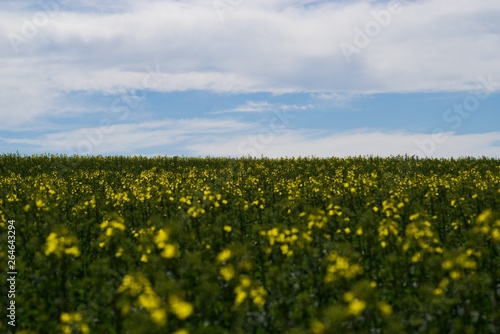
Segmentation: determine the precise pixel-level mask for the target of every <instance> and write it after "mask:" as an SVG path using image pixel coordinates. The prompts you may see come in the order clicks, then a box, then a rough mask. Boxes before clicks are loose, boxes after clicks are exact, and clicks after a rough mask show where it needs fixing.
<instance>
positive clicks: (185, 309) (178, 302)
mask: <svg viewBox="0 0 500 334" xmlns="http://www.w3.org/2000/svg"><path fill="white" fill-rule="evenodd" d="M168 302H169V304H170V307H171V308H172V313H173V314H175V316H176V317H177V318H178V319H180V320H184V319H186V318H187V317H189V316H190V315H191V314H192V313H193V305H191V304H190V303H188V302H186V301H184V300H182V299H181V298H179V297H178V296H176V295H171V296H170V297H169V300H168Z"/></svg>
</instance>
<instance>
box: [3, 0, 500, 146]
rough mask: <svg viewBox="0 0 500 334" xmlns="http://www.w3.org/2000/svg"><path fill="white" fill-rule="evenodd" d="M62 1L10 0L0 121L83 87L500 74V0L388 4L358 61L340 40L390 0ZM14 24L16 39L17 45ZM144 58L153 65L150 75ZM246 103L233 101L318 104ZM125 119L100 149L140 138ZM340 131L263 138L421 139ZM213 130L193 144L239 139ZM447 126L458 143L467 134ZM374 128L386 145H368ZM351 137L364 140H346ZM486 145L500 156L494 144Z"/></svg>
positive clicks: (348, 92)
mask: <svg viewBox="0 0 500 334" xmlns="http://www.w3.org/2000/svg"><path fill="white" fill-rule="evenodd" d="M57 1H58V2H59V3H60V5H59V6H58V7H57V9H54V10H53V11H52V12H49V13H47V18H48V19H47V20H44V17H43V11H41V9H40V8H39V7H36V6H34V5H32V7H31V8H27V7H26V4H24V5H20V4H19V2H18V1H17V2H16V1H5V5H2V11H0V64H1V65H0V117H1V119H2V122H1V124H0V129H3V130H5V129H19V130H22V129H24V128H26V129H29V128H33V127H34V126H36V125H38V124H40V120H43V118H44V117H45V116H48V115H49V116H54V115H58V114H61V113H62V112H63V110H64V111H65V112H72V113H81V112H82V110H81V108H77V107H75V106H72V105H60V104H59V103H60V101H61V100H60V98H61V96H64V95H65V94H68V93H71V92H75V91H78V92H79V91H91V92H98V93H105V94H121V93H123V92H125V91H129V90H144V89H145V90H152V91H156V92H172V91H183V90H191V89H198V90H209V91H215V92H231V93H248V92H271V93H276V94H281V93H292V92H293V93H304V92H308V93H312V94H313V95H314V94H318V96H320V97H323V98H324V100H328V95H329V96H330V97H332V98H333V100H337V101H340V102H339V103H346V102H348V101H349V98H350V97H353V96H359V95H363V94H371V93H379V92H422V91H469V90H472V89H475V88H478V85H479V84H478V81H477V77H478V76H485V77H486V76H488V75H492V76H493V81H494V82H495V83H494V89H495V90H497V91H499V90H500V57H498V45H500V20H498V17H500V2H499V1H498V0H482V1H480V2H473V1H468V0H425V1H424V0H422V1H402V6H403V11H402V12H401V13H400V14H397V15H393V16H392V17H391V22H390V24H389V25H388V26H387V27H384V28H383V29H381V31H380V34H379V35H377V36H376V37H374V38H372V39H371V42H370V45H369V46H367V47H366V48H363V49H361V50H360V52H359V54H354V55H353V56H352V62H350V63H349V62H347V61H346V59H345V57H344V54H343V53H342V51H341V49H340V47H339V46H340V44H341V43H342V42H346V43H351V44H352V43H353V42H354V39H355V37H356V30H355V29H356V28H360V29H361V30H363V29H365V27H366V24H367V23H368V22H371V21H373V20H374V18H373V15H372V14H371V13H372V11H380V10H385V9H386V8H387V2H379V1H369V0H363V1H316V2H315V3H313V2H312V1H306V0H293V1H289V0H246V1H241V2H236V1H235V2H232V3H239V5H236V6H234V7H235V8H234V10H231V11H228V12H226V13H225V16H224V20H223V21H221V20H220V18H219V15H218V13H217V11H216V10H215V9H214V7H213V5H212V1H204V0H203V1H202V0H188V1H174V0H165V1H158V0H144V1H131V0H127V1H124V0H122V1H111V0H106V1H97V0H79V1H73V2H71V1H67V0H65V1H62V0H57ZM55 2H56V0H46V1H44V2H43V3H45V4H48V3H52V4H54V3H55ZM40 13H41V14H40ZM37 15H38V16H37ZM37 20H38V21H37ZM30 25H34V26H35V29H34V30H33V29H32V28H33V26H30ZM30 29H31V30H30ZM29 31H31V33H30V36H26V32H29ZM13 36H18V37H19V36H20V37H21V39H18V40H17V44H16V42H15V41H14V40H13V38H14V37H13ZM13 43H14V46H15V47H17V48H18V49H19V50H18V51H19V52H18V53H16V52H14V49H13V47H12V46H13ZM147 68H150V69H151V68H153V69H154V70H153V72H156V70H157V69H158V73H154V75H152V74H151V73H149V70H148V69H147ZM322 94H323V95H322ZM325 94H326V95H325ZM344 97H347V98H346V99H344ZM68 103H69V104H70V103H71V101H69V102H68ZM251 103H254V105H251ZM251 103H250V102H249V103H248V104H247V105H246V106H240V107H239V108H240V109H239V110H238V108H236V109H234V110H232V112H259V111H265V110H266V108H268V107H269V108H278V109H280V108H281V109H282V110H285V108H291V109H293V110H300V109H301V108H305V109H308V108H309V107H310V106H298V105H297V106H295V105H289V106H288V107H287V106H286V105H276V104H273V105H271V104H270V105H266V104H265V103H261V104H260V105H259V103H260V102H258V101H257V102H256V101H254V102H251ZM172 122H175V121H172ZM207 122H208V121H207ZM245 126H247V125H245ZM127 127H131V125H130V126H129V125H127V126H126V125H120V126H118V125H117V126H116V129H117V130H116V131H117V132H116V133H114V135H110V136H109V140H110V141H111V142H112V143H110V144H109V145H103V146H100V147H102V150H103V152H104V151H106V152H108V151H109V152H111V151H113V150H117V151H119V152H122V151H121V150H124V149H125V148H126V145H125V144H128V143H130V145H135V146H132V147H134V148H138V147H141V145H140V144H139V141H138V140H136V139H135V137H130V138H129V137H127V136H128V135H127V133H128V132H130V133H132V134H133V133H135V130H134V129H129V128H127ZM173 130H175V129H173ZM173 130H172V131H170V130H169V131H170V132H169V133H173V134H177V135H178V136H179V138H181V139H185V136H186V134H184V133H177V132H175V131H173ZM142 135H145V136H147V137H146V138H148V140H146V142H148V143H154V142H155V140H157V141H158V143H159V144H162V143H164V144H168V143H171V142H179V141H180V139H179V138H174V137H172V136H171V135H167V134H166V132H165V131H163V130H160V129H155V130H154V131H150V132H148V133H146V134H142ZM338 136H340V137H335V136H326V137H320V138H312V137H310V136H306V134H305V133H302V132H296V131H291V130H290V131H288V132H284V133H282V134H280V136H277V138H276V141H275V142H274V144H272V145H270V146H269V148H267V150H268V151H269V154H271V155H276V154H279V153H280V152H288V153H292V152H294V150H295V148H296V150H297V151H298V152H303V151H304V150H305V149H306V148H307V149H308V150H309V151H311V150H316V151H317V153H313V152H310V154H317V155H322V154H328V153H329V152H330V151H331V154H340V155H342V154H344V152H358V151H359V152H364V151H363V148H362V146H363V145H357V143H358V141H359V140H362V141H363V143H366V144H365V145H364V147H365V149H366V150H367V151H371V152H400V151H401V152H403V151H405V150H407V149H410V146H409V145H410V144H407V145H405V146H398V145H402V143H406V142H408V143H410V142H412V141H413V140H414V139H415V138H416V137H415V138H414V137H412V136H413V135H404V134H399V135H398V136H399V137H398V136H396V137H394V136H395V135H394V134H393V135H391V136H392V137H391V138H395V140H396V141H398V140H401V141H402V142H401V143H393V142H391V141H389V138H386V137H384V136H388V134H380V133H379V134H374V133H371V134H356V135H354V134H350V135H348V134H343V135H338ZM370 136H371V137H370ZM78 138H79V137H78V136H77V134H76V133H73V132H68V133H62V134H61V133H59V134H49V135H47V136H46V137H43V138H38V139H40V140H42V141H43V142H42V144H43V146H42V148H43V149H46V150H54V149H57V148H61V144H60V143H59V144H58V141H62V140H69V141H68V143H75V140H76V142H77V143H78V140H80V139H78ZM107 138H108V137H107ZM112 138H118V139H112ZM169 138H170V139H169ZM207 138H208V139H210V138H212V137H210V136H209V137H207ZM213 138H214V139H212V142H214V143H215V146H214V147H213V148H212V149H209V148H208V147H205V145H208V143H210V142H211V141H210V140H207V141H200V142H190V143H191V144H190V146H186V148H188V149H191V150H192V151H196V152H210V150H216V151H217V150H222V149H223V148H224V147H226V145H230V143H229V142H227V141H226V140H225V139H227V138H226V137H224V136H223V135H222V136H221V137H220V138H222V139H216V138H218V137H217V136H216V135H214V137H213ZM231 138H233V137H231ZM234 138H236V137H234ZM234 138H233V139H234ZM243 138H244V137H243ZM451 138H454V139H450V142H451V141H453V140H459V139H460V140H462V139H461V138H469V137H458V136H453V137H451ZM484 138H486V137H481V140H483V139H484ZM188 139H189V138H188ZM386 139H387V141H386ZM113 140H114V141H113ZM189 140H191V139H189ZM193 140H194V139H193ZM242 140H244V139H242ZM371 140H373V143H385V144H384V145H382V146H381V147H378V146H373V145H372V144H371V143H372V141H371ZM474 140H479V139H477V138H476V137H474ZM351 141H353V142H352V144H353V145H354V144H356V145H355V146H353V147H360V148H359V149H354V148H346V147H347V146H348V145H347V144H351ZM339 142H340V143H347V144H346V145H344V144H338V143H339ZM120 143H121V145H122V146H120ZM279 143H282V144H279ZM478 143H479V144H481V145H482V146H481V147H483V148H482V149H483V150H486V147H488V150H490V152H492V153H493V154H497V153H496V152H497V148H496V147H490V146H488V144H487V143H486V142H478ZM32 144H36V143H34V142H33V143H32ZM460 144H461V145H462V143H461V142H460ZM479 144H478V145H479ZM290 145H291V146H290ZM392 145H396V146H394V147H393V146H392ZM120 147H121V148H120ZM231 147H232V148H233V149H234V147H233V146H231ZM290 147H291V148H290ZM441 147H446V148H447V149H449V152H456V148H454V147H453V146H448V144H447V143H445V144H443V145H441V146H440V148H438V149H437V150H436V152H441V151H440V150H441ZM462 147H464V149H465V148H466V147H468V146H467V145H466V144H465V143H464V144H463V145H462ZM96 150H100V149H97V148H96ZM226 151H227V152H230V151H231V150H230V149H229V148H226V149H225V152H226ZM443 152H444V151H443ZM228 154H229V153H228Z"/></svg>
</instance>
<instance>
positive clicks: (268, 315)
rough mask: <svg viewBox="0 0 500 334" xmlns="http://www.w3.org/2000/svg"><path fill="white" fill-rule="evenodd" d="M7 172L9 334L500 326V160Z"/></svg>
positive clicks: (3, 209)
mask: <svg viewBox="0 0 500 334" xmlns="http://www.w3.org/2000/svg"><path fill="white" fill-rule="evenodd" d="M0 176H1V178H0V240H1V242H0V264H1V265H2V266H4V267H5V268H4V267H2V269H1V274H0V280H1V281H2V282H4V283H2V309H3V310H4V312H5V315H4V316H3V320H2V321H1V322H0V332H2V333H6V332H7V333H9V332H12V333H16V332H17V333H24V334H28V333H145V334H146V333H148V334H151V333H177V334H181V333H283V332H287V333H314V334H320V333H403V332H406V333H498V332H499V328H500V307H499V302H500V258H499V252H500V161H499V160H497V159H488V158H481V159H472V158H463V159H440V160H438V159H417V158H412V157H393V158H376V157H364V158H361V157H359V158H345V159H338V158H329V159H318V158H286V159H266V158H261V159H252V158H240V159H229V158H181V157H157V158H145V157H128V158H127V157H76V156H75V157H65V156H47V155H41V156H32V157H30V156H27V157H21V156H19V155H3V156H0ZM10 220H15V231H16V246H15V247H16V248H15V249H16V253H15V258H16V263H15V265H16V270H17V272H18V274H17V280H16V293H15V295H16V296H15V305H16V327H15V328H14V327H12V326H10V325H9V324H8V323H7V322H8V321H9V318H7V317H6V315H7V313H6V312H7V311H5V310H6V308H7V304H6V301H7V299H6V297H5V296H7V293H8V284H7V283H5V282H6V279H7V277H6V271H7V263H8V256H9V252H8V251H9V249H8V247H7V245H8V243H7V239H8V238H7V232H8V228H7V227H8V224H9V223H8V222H9V221H10Z"/></svg>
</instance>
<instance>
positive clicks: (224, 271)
mask: <svg viewBox="0 0 500 334" xmlns="http://www.w3.org/2000/svg"><path fill="white" fill-rule="evenodd" d="M219 272H220V274H221V276H222V277H223V278H224V279H225V280H226V281H230V280H232V279H233V277H234V275H235V272H234V267H233V266H232V265H228V266H225V267H222V268H221V269H220V271H219Z"/></svg>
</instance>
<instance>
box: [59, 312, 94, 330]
mask: <svg viewBox="0 0 500 334" xmlns="http://www.w3.org/2000/svg"><path fill="white" fill-rule="evenodd" d="M60 321H61V322H62V324H61V325H60V328H61V332H63V333H64V334H72V333H74V331H77V332H80V333H82V334H88V333H89V332H90V329H89V326H88V325H87V324H86V323H85V322H84V321H83V317H82V315H81V314H80V313H61V316H60Z"/></svg>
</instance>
